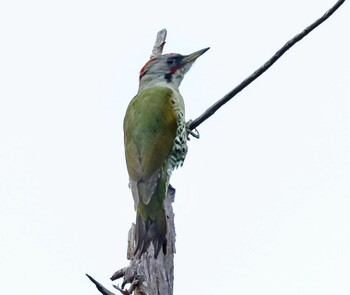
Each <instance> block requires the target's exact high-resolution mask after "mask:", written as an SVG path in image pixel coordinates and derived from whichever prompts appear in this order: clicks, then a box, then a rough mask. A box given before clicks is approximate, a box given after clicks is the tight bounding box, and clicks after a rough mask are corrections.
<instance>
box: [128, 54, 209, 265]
mask: <svg viewBox="0 0 350 295" xmlns="http://www.w3.org/2000/svg"><path fill="white" fill-rule="evenodd" d="M208 49H209V47H208V48H204V49H201V50H198V51H196V52H194V53H192V54H189V55H181V54H178V53H168V54H163V55H160V56H156V57H153V58H151V59H150V60H149V61H148V62H147V63H146V64H145V65H144V66H143V67H142V69H141V71H140V75H139V88H138V92H137V94H136V96H135V97H134V98H133V99H132V100H131V101H130V103H129V105H128V107H127V110H126V113H125V117H124V122H123V130H124V147H125V159H126V166H127V170H128V174H129V187H130V188H131V192H132V195H133V199H134V204H135V210H136V226H135V245H136V246H135V252H134V255H135V256H137V257H140V256H141V255H142V254H143V253H145V252H146V251H147V250H148V248H149V246H150V244H151V243H152V244H153V247H154V257H155V258H157V256H158V254H159V252H160V249H162V248H163V249H165V247H163V245H165V241H166V233H167V225H166V214H165V211H164V206H163V203H164V199H165V197H166V195H167V190H168V185H169V180H170V176H171V174H172V171H173V170H174V169H175V168H178V167H180V166H182V165H183V163H184V160H185V157H186V154H187V137H188V131H189V130H188V127H187V124H186V121H185V104H184V100H183V98H182V96H181V94H180V92H179V86H180V84H181V82H182V80H183V78H184V76H185V74H186V73H187V72H188V71H189V69H190V68H191V66H192V65H193V63H194V62H195V60H196V59H197V58H198V57H199V56H201V55H202V54H203V53H205V52H206V51H207V50H208ZM165 251H166V250H163V252H164V253H165Z"/></svg>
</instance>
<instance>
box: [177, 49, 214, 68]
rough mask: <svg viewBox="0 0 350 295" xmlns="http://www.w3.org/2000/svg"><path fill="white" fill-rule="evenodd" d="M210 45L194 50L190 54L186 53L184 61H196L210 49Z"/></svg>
mask: <svg viewBox="0 0 350 295" xmlns="http://www.w3.org/2000/svg"><path fill="white" fill-rule="evenodd" d="M209 48H210V47H207V48H204V49H201V50H198V51H196V52H193V53H191V54H189V55H185V56H184V58H183V59H182V62H184V63H185V64H187V63H190V62H194V61H195V60H196V59H197V58H198V57H200V56H201V55H202V54H203V53H204V52H206V51H208V50H209Z"/></svg>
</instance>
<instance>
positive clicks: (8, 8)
mask: <svg viewBox="0 0 350 295" xmlns="http://www.w3.org/2000/svg"><path fill="white" fill-rule="evenodd" d="M334 3H335V0H333V1H331V0H307V1H305V0H294V1H277V0H266V1H258V0H251V1H223V0H217V1H182V0H179V1H118V0H114V1H112V0H110V1H107V0H106V1H103V0H99V1H97V0H95V1H92V0H91V1H89V0H84V1H79V0H70V1H67V0H61V1H44V0H43V1H38V0H33V1H15V0H14V1H2V2H1V4H0V42H1V45H0V294H29V295H31V294H33V295H47V294H50V295H62V294H85V295H96V294H99V293H98V291H97V290H96V289H95V287H94V286H93V284H92V283H90V281H88V279H87V278H86V277H85V273H88V274H90V275H92V276H93V277H94V278H96V279H97V280H99V281H100V282H101V283H103V284H105V285H106V286H108V287H110V290H112V289H113V288H112V287H111V283H110V281H109V280H108V278H109V277H110V276H111V275H112V274H113V272H114V271H116V270H118V269H119V268H122V267H124V266H126V265H127V264H128V262H127V260H126V245H127V244H126V243H127V232H128V230H129V228H130V225H131V222H133V221H134V218H135V213H134V210H133V201H132V197H131V192H130V191H129V189H128V185H127V184H128V176H127V171H126V167H125V161H124V150H123V132H122V120H123V117H124V113H125V110H126V107H127V105H128V103H129V101H130V100H131V98H132V97H133V96H134V95H135V93H136V91H137V87H138V72H139V70H140V68H141V67H142V66H143V64H144V63H145V62H146V61H147V59H148V57H149V55H150V52H151V49H152V46H153V43H154V40H155V35H156V33H157V31H158V30H160V29H162V28H167V30H168V38H167V44H166V47H165V50H164V52H180V53H183V54H188V53H191V52H193V51H196V50H199V49H202V48H205V47H207V46H210V47H211V49H210V50H209V51H208V52H207V53H205V55H203V56H202V57H200V58H199V59H198V61H197V62H196V64H195V65H194V66H193V68H192V69H191V71H190V72H189V73H188V75H187V76H186V77H185V80H184V82H183V84H182V87H181V92H182V95H183V96H184V98H185V102H186V107H187V119H194V118H195V117H197V116H198V115H200V114H201V113H202V112H203V111H204V110H205V109H206V108H207V107H209V106H210V105H211V104H212V103H214V102H215V101H216V100H217V99H219V98H221V97H222V96H223V95H224V94H225V93H227V92H228V91H229V90H231V89H232V88H233V87H234V86H236V85H237V84H238V83H239V82H240V81H242V80H243V79H244V78H245V77H247V76H248V75H249V74H251V73H252V72H253V71H254V70H255V69H257V68H258V67H259V66H260V65H261V64H263V63H264V62H265V61H266V60H267V59H268V58H269V57H270V56H271V55H272V54H274V53H275V51H276V50H277V49H279V48H280V47H281V46H282V45H283V44H284V43H285V42H286V41H287V40H289V39H290V38H291V37H292V36H294V35H295V34H296V33H298V32H300V31H301V30H302V29H303V28H304V27H306V26H307V25H309V24H310V23H311V22H313V21H314V20H315V19H317V18H318V17H320V16H321V15H323V13H324V12H325V11H326V10H327V9H329V8H330V7H331V6H332V5H333V4H334ZM349 15H350V7H349V3H345V4H344V5H343V7H341V8H340V9H339V11H337V12H336V13H335V14H334V15H333V16H332V17H331V18H330V19H329V20H328V21H327V22H326V23H324V24H322V25H321V27H319V28H317V29H316V30H315V31H314V32H312V33H311V35H309V36H307V37H306V38H305V39H304V40H302V41H301V42H300V43H298V44H297V45H296V46H295V47H293V48H292V49H291V50H290V51H289V52H287V53H286V54H285V56H284V57H282V59H281V60H280V61H278V62H277V64H275V65H274V66H273V67H272V68H271V69H270V70H268V72H267V73H265V74H264V75H263V76H262V77H260V78H259V79H258V80H257V81H256V82H254V83H253V84H252V85H251V86H249V87H248V88H247V89H245V90H244V91H243V92H242V93H241V94H239V95H238V96H236V98H235V99H234V100H233V101H231V102H230V103H228V104H227V105H225V106H224V108H222V109H221V110H219V111H218V112H217V113H216V114H215V115H214V116H213V117H212V118H210V119H209V120H208V121H206V122H205V123H204V124H202V125H201V126H200V127H199V132H200V134H201V139H200V140H194V139H193V140H191V141H190V142H189V149H190V150H189V153H188V156H187V159H186V162H185V165H184V167H182V168H181V169H179V170H178V171H176V172H174V174H173V177H172V181H171V183H172V185H173V186H174V187H175V188H176V189H177V193H176V201H175V205H174V209H175V214H176V230H177V254H176V257H175V294H176V295H179V294H194V293H196V294H197V293H200V294H205V295H206V294H207V295H209V294H210V295H211V294H239V295H250V294H269V295H280V294H283V295H295V294H298V295H301V294H305V295H310V294H317V295H327V294H332V295H333V294H337V295H342V294H344V295H345V294H350V215H349V212H350V54H349V53H350V31H349V29H350V17H349Z"/></svg>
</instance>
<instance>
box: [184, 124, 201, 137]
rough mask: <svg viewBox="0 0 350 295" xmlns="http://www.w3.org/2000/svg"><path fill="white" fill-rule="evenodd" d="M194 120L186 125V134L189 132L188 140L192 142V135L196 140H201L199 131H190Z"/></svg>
mask: <svg viewBox="0 0 350 295" xmlns="http://www.w3.org/2000/svg"><path fill="white" fill-rule="evenodd" d="M192 122H193V121H192V120H189V121H188V122H187V123H186V132H187V140H190V139H191V138H190V135H192V136H193V137H194V138H197V139H199V132H198V130H197V129H196V128H195V129H194V130H192V129H190V126H191V124H192Z"/></svg>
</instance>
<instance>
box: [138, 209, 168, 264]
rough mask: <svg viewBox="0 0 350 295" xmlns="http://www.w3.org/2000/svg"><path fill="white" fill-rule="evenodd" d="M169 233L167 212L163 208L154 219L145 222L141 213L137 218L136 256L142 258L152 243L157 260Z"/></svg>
mask: <svg viewBox="0 0 350 295" xmlns="http://www.w3.org/2000/svg"><path fill="white" fill-rule="evenodd" d="M166 232H167V226H166V216H165V211H164V209H163V208H161V209H160V210H159V212H158V214H156V216H155V218H154V219H151V218H147V219H146V220H143V219H142V217H141V216H140V214H139V213H137V216H136V227H135V238H136V249H135V252H134V255H137V256H138V257H140V256H141V255H142V254H143V253H144V252H146V251H147V249H148V247H149V246H150V244H151V242H152V243H153V247H154V258H157V256H158V254H159V251H160V249H162V247H163V245H164V242H165V236H166Z"/></svg>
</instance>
